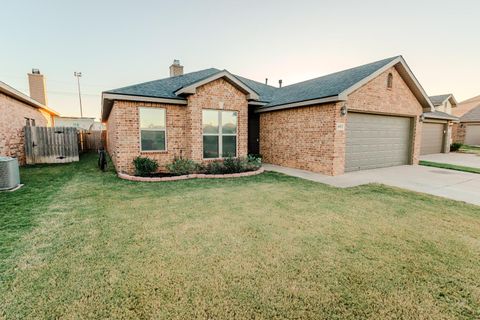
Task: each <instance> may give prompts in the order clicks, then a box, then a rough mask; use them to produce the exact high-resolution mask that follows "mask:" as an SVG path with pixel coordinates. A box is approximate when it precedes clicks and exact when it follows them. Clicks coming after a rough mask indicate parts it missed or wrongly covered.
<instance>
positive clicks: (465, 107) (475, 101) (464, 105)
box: [452, 96, 480, 117]
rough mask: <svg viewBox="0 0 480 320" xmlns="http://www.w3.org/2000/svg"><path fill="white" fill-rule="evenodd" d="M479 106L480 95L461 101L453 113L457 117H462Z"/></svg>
mask: <svg viewBox="0 0 480 320" xmlns="http://www.w3.org/2000/svg"><path fill="white" fill-rule="evenodd" d="M478 106H480V96H476V97H473V98H470V99H468V100H465V101H462V102H460V103H459V104H458V105H457V107H456V108H455V109H453V110H452V113H453V114H454V115H456V116H457V117H462V116H463V115H464V114H466V113H467V112H469V111H470V110H472V109H473V108H476V107H478Z"/></svg>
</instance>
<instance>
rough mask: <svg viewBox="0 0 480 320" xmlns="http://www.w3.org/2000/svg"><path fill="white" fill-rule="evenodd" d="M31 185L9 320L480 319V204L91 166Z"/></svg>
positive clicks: (45, 170) (5, 218)
mask: <svg viewBox="0 0 480 320" xmlns="http://www.w3.org/2000/svg"><path fill="white" fill-rule="evenodd" d="M21 175H22V179H23V182H24V183H25V187H24V188H22V189H20V190H19V191H17V192H13V193H0V204H1V205H0V216H1V219H2V220H1V222H2V224H1V228H2V229H1V234H0V243H1V246H0V251H1V252H0V254H1V255H2V256H1V257H2V259H1V263H2V269H1V271H0V272H1V278H0V279H1V281H2V282H1V284H0V301H1V303H0V318H5V319H12V318H16V319H29V318H30V319H42V318H45V319H55V318H75V319H88V318H90V319H98V318H123V319H125V318H131V319H138V318H140V319H145V318H156V319H162V318H164V319H172V318H173V319H191V318H212V319H232V318H239V319H243V318H265V319H272V318H284V319H285V318H290V319H291V318H297V319H300V318H302V319H309V318H310V319H364V318H372V319H398V318H402V319H478V318H480V282H479V281H478V279H479V276H478V275H479V274H480V209H479V207H476V206H473V205H468V204H464V203H460V202H455V201H450V200H446V199H442V198H437V197H432V196H427V195H423V194H418V193H413V192H409V191H405V190H401V189H396V188H389V187H385V186H381V185H368V186H362V187H356V188H350V189H335V188H332V187H328V186H325V185H322V184H318V183H314V182H310V181H305V180H301V179H297V178H292V177H287V176H284V175H281V174H276V173H264V174H261V175H258V176H253V177H247V178H240V179H226V180H223V179H218V180H203V179H202V180H185V181H177V182H168V183H136V182H129V181H124V180H120V179H118V178H117V177H116V176H115V174H114V173H113V172H111V171H110V172H107V173H102V172H99V171H98V170H97V169H96V166H95V157H94V156H92V155H87V156H85V157H83V158H82V161H81V162H80V163H76V164H69V165H59V166H44V167H31V168H24V169H22V170H21Z"/></svg>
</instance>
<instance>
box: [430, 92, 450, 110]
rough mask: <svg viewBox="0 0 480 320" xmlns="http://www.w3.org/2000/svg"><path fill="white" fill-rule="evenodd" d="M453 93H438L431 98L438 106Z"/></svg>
mask: <svg viewBox="0 0 480 320" xmlns="http://www.w3.org/2000/svg"><path fill="white" fill-rule="evenodd" d="M451 95H452V94H451V93H448V94H440V95H437V96H430V97H429V98H430V101H432V103H433V105H434V106H435V107H436V106H439V105H441V104H442V103H443V102H444V101H445V100H447V99H448V97H450V96H451Z"/></svg>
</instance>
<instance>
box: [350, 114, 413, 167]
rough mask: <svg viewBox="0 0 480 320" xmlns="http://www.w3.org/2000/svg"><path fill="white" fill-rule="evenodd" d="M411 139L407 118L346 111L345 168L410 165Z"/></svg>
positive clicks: (409, 123)
mask: <svg viewBox="0 0 480 320" xmlns="http://www.w3.org/2000/svg"><path fill="white" fill-rule="evenodd" d="M410 141H411V120H410V118H406V117H393V116H381V115H372V114H364V113H349V114H348V119H347V137H346V150H345V171H356V170H365V169H373V168H380V167H391V166H398V165H404V164H409V163H410V145H411V143H410Z"/></svg>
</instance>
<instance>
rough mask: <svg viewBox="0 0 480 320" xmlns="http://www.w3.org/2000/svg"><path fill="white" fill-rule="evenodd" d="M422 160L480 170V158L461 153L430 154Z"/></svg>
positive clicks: (422, 157)
mask: <svg viewBox="0 0 480 320" xmlns="http://www.w3.org/2000/svg"><path fill="white" fill-rule="evenodd" d="M420 160H426V161H432V162H440V163H449V164H455V165H457V166H465V167H472V168H480V156H479V155H476V154H471V153H460V152H450V153H435V154H428V155H426V156H421V157H420Z"/></svg>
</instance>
